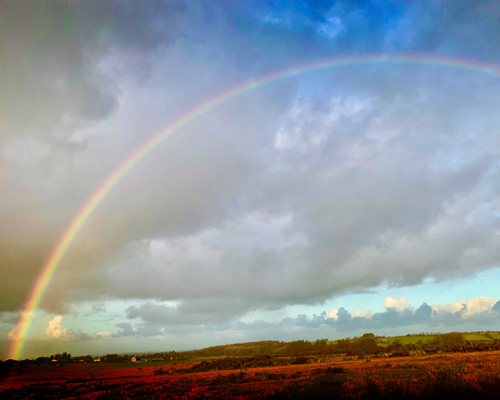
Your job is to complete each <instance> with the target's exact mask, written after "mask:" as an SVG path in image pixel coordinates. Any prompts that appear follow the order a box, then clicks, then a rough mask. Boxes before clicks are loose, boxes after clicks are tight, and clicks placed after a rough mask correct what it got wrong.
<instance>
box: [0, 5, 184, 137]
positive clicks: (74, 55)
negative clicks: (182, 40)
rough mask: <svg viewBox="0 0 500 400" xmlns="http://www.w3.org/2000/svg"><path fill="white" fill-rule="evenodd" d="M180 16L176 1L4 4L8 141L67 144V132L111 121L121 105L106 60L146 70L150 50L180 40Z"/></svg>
mask: <svg viewBox="0 0 500 400" xmlns="http://www.w3.org/2000/svg"><path fill="white" fill-rule="evenodd" d="M181 11H182V10H181V7H179V5H178V4H177V3H176V2H144V3H141V4H140V5H136V4H134V2H133V1H111V0H105V1H94V0H91V1H83V2H74V1H51V0H47V1H35V2H33V1H24V0H20V1H17V0H16V1H4V2H2V9H1V10H0V52H1V54H2V63H1V64H0V86H1V87H2V94H1V97H0V101H1V103H0V124H1V125H0V131H1V134H2V136H3V137H8V136H14V135H23V134H33V133H35V134H36V135H37V136H38V137H45V138H46V139H48V138H50V139H51V141H56V142H60V143H68V141H69V139H70V138H69V137H68V136H71V135H70V133H72V132H66V131H67V130H69V131H74V130H75V129H78V128H81V127H82V126H86V125H87V124H89V123H92V122H97V121H100V120H102V119H104V118H106V117H107V116H108V115H109V114H110V113H111V112H113V111H114V110H116V108H117V103H118V100H117V97H116V93H115V91H116V87H114V85H113V80H112V79H110V78H111V77H110V75H109V72H110V71H106V70H105V67H103V63H104V64H105V62H106V57H107V56H109V55H111V54H117V53H118V54H119V57H118V60H121V61H120V62H121V63H123V65H118V66H115V67H114V71H113V72H114V73H115V74H116V72H117V71H123V72H129V71H127V66H126V65H125V64H126V63H127V62H131V61H132V60H133V57H135V59H136V60H139V59H143V60H142V61H143V62H141V63H138V66H140V65H141V64H142V66H143V67H147V62H146V61H145V57H147V53H148V51H149V50H151V49H153V48H154V47H156V46H158V45H159V44H161V43H168V42H169V41H170V40H172V39H173V36H174V35H176V34H177V33H176V32H175V31H176V28H177V27H178V23H179V21H181V20H182V18H183V17H182V12H181ZM132 55H133V57H131V56H132ZM129 67H132V68H133V67H134V65H133V64H132V65H130V66H129ZM134 72H137V71H134ZM114 78H116V76H115V77H114ZM61 131H62V132H61Z"/></svg>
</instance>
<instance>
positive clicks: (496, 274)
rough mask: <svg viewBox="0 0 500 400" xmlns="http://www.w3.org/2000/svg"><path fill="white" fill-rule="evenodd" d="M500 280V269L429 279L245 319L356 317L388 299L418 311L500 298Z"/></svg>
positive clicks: (378, 307) (381, 307) (379, 309)
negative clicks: (342, 312)
mask: <svg viewBox="0 0 500 400" xmlns="http://www.w3.org/2000/svg"><path fill="white" fill-rule="evenodd" d="M499 281H500V266H499V267H495V268H491V269H489V270H485V271H482V272H480V273H478V274H476V275H474V276H471V277H466V278H457V279H452V280H446V281H441V282H439V281H436V280H432V279H427V280H425V281H424V282H423V283H421V284H419V285H415V286H403V287H389V286H387V285H386V284H383V285H380V286H378V287H375V288H372V289H369V290H367V291H366V292H364V293H352V294H346V295H341V296H338V297H336V298H334V299H331V300H327V301H325V302H324V303H322V304H315V305H291V306H286V307H284V308H282V309H279V310H269V311H262V310H256V311H253V312H250V313H248V314H246V315H245V316H244V317H243V318H242V320H243V321H244V322H251V321H255V320H259V319H262V320H264V321H269V322H271V321H274V322H276V321H280V320H282V319H283V318H286V317H290V318H295V317H297V315H301V314H304V315H307V316H308V317H312V316H313V315H314V314H316V315H321V313H323V312H326V314H328V313H329V312H330V310H331V309H332V308H336V309H339V308H341V307H343V308H345V309H346V310H347V311H348V312H349V313H351V314H354V313H355V312H356V311H358V310H362V311H363V312H364V313H367V312H372V313H377V312H383V311H384V310H385V308H384V304H385V299H386V298H387V297H392V298H393V299H399V298H402V297H403V298H406V299H407V305H408V306H409V307H412V308H415V309H416V308H418V307H419V306H420V305H422V304H423V303H427V304H428V305H437V304H439V303H445V304H452V303H454V302H456V301H460V300H464V301H467V299H471V298H477V297H489V298H492V299H495V300H497V299H500V292H499V291H498V282H499Z"/></svg>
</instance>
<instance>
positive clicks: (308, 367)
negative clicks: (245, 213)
mask: <svg viewBox="0 0 500 400" xmlns="http://www.w3.org/2000/svg"><path fill="white" fill-rule="evenodd" d="M235 360H236V359H232V360H229V361H228V359H225V360H220V359H219V360H213V361H205V362H201V363H199V362H198V363H194V362H190V363H182V364H175V365H174V364H156V365H146V364H144V365H141V364H131V363H129V364H107V363H94V364H83V363H82V364H61V365H41V366H35V365H27V366H25V367H24V368H19V369H13V370H11V371H10V372H9V373H8V374H7V375H5V376H3V377H2V378H1V381H0V397H2V398H9V399H26V398H42V397H43V398H54V399H64V398H71V399H153V398H154V399H183V400H184V399H185V400H188V399H285V398H295V399H299V398H300V399H302V398H303V399H306V398H307V399H310V398H344V399H377V398H379V399H386V398H387V399H441V400H442V399H498V398H499V396H500V351H488V352H473V353H451V354H435V355H424V356H414V357H395V358H367V359H358V360H344V361H339V360H338V359H334V358H331V359H330V360H326V361H325V360H324V359H323V362H319V361H318V360H319V359H318V358H316V359H313V358H309V359H304V360H302V361H303V362H307V363H305V364H290V363H291V362H293V359H286V358H278V357H275V358H271V357H260V358H257V359H252V358H251V357H249V358H247V359H246V361H245V362H242V361H241V360H240V361H238V362H237V361H235ZM235 362H237V364H234V363H235ZM259 363H260V364H259ZM266 363H267V365H270V366H255V365H262V364H266ZM271 364H272V365H271ZM286 364H288V365H286ZM224 365H225V366H226V367H227V368H231V367H233V366H235V365H236V366H237V367H239V368H238V369H225V368H226V367H224ZM247 366H248V367H247Z"/></svg>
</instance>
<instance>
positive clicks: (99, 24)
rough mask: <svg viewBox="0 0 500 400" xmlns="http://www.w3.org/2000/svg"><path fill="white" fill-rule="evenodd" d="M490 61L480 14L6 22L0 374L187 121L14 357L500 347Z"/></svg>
mask: <svg viewBox="0 0 500 400" xmlns="http://www.w3.org/2000/svg"><path fill="white" fill-rule="evenodd" d="M499 42H500V5H499V4H498V2H496V1H490V0H485V1H482V0H470V1H469V0H422V1H419V2H406V1H377V0H375V1H361V0H360V1H354V0H353V1H300V2H299V1H291V0H290V1H285V0H276V1H217V2H208V1H194V0H193V1H181V0H179V1H177V0H165V1H144V2H140V3H138V2H135V1H125V0H124V1H109V0H99V1H97V0H88V1H70V0H68V1H63V0H55V1H43V0H40V1H36V2H33V1H28V0H16V1H14V0H6V1H5V0H4V1H0V56H1V62H0V354H4V356H3V358H4V359H5V358H7V357H8V355H9V354H12V346H13V343H14V342H15V340H16V338H19V335H20V332H21V331H20V330H21V327H20V325H19V321H20V320H21V318H22V316H23V315H27V314H26V311H28V310H27V309H26V303H27V300H28V298H29V296H30V294H31V293H33V289H34V285H35V284H36V282H40V279H39V274H40V273H41V271H42V270H43V268H44V265H46V263H47V261H48V259H49V257H50V255H51V254H53V251H54V249H55V248H56V246H57V244H58V243H60V240H61V238H62V237H63V233H64V232H65V230H66V229H67V228H68V226H70V225H71V223H72V221H73V219H74V218H75V216H76V215H77V214H78V212H79V210H81V208H82V207H83V205H84V204H85V203H86V201H87V200H88V199H89V198H91V196H92V195H93V194H94V193H95V191H96V190H97V189H98V188H99V187H100V185H101V184H102V183H103V182H105V181H106V179H108V177H109V176H110V175H111V174H113V172H114V171H116V170H117V169H118V168H119V167H120V166H122V165H124V163H126V162H127V160H130V157H131V155H132V154H134V152H135V151H137V149H139V148H141V147H140V146H142V145H143V144H144V143H146V142H147V141H148V140H149V139H151V138H153V137H154V136H155V135H157V134H161V133H162V132H165V131H166V129H167V128H168V127H169V126H171V124H172V123H175V122H176V121H179V118H180V117H181V116H183V115H186V113H191V114H190V115H192V116H193V117H192V118H189V119H188V120H186V121H185V122H186V123H185V124H184V125H183V126H181V127H180V128H179V129H177V130H175V131H174V132H172V133H169V134H168V135H167V134H166V135H165V137H164V140H162V141H161V142H160V143H159V144H157V145H155V146H153V147H152V148H151V149H150V151H149V152H147V154H145V155H144V156H143V157H142V158H141V159H140V160H139V161H137V162H134V163H133V164H132V165H131V166H130V168H129V169H128V171H127V172H126V173H124V174H123V175H122V176H121V177H120V179H119V180H117V181H116V183H115V184H114V185H113V186H112V187H111V188H110V189H109V191H108V192H107V193H106V195H105V196H104V197H103V199H102V201H100V202H99V203H98V204H96V207H95V209H94V210H93V212H92V213H91V214H90V215H89V217H88V218H86V219H85V221H84V224H83V225H82V227H81V229H80V230H79V231H78V232H77V234H76V236H75V237H74V240H72V241H71V243H70V244H69V246H68V248H67V251H66V252H65V253H64V255H63V257H62V259H61V262H60V263H59V264H58V265H57V266H56V268H55V270H54V273H53V274H52V275H51V276H50V279H49V280H48V281H47V287H46V290H44V291H43V292H42V293H41V300H40V302H39V303H38V304H37V307H35V308H34V309H32V310H30V311H32V314H30V326H29V329H28V330H27V332H26V334H25V335H24V336H23V341H22V344H23V348H22V352H21V353H20V357H22V358H33V357H38V356H41V355H50V354H54V353H61V352H64V351H66V352H70V353H71V354H73V355H85V354H92V355H99V354H107V353H134V352H147V351H170V350H188V349H195V348H202V347H206V346H211V345H218V344H225V343H236V342H248V341H256V340H284V341H289V340H299V339H305V340H315V339H320V338H328V339H331V340H334V339H337V338H343V337H353V336H359V335H361V334H362V333H364V332H373V333H375V334H377V335H398V334H406V333H412V332H450V331H485V330H500V301H499V300H500V291H499V290H498V282H499V280H500V196H499V194H500V158H499V155H500V132H499V128H498V127H499V126H500V114H499V113H498V110H499V109H500V95H499V93H500V47H499V46H498V43H499ZM346 58H355V59H358V60H364V62H351V63H347V64H341V63H335V62H334V60H342V59H346ZM403 60H406V61H403ZM328 61H330V64H329V66H328V67H324V68H312V67H311V66H314V65H319V64H318V63H321V62H323V63H324V64H325V65H326V64H328ZM307 66H310V67H307ZM290 69H297V71H296V72H295V73H292V74H288V75H287V76H282V77H281V78H280V79H268V80H267V81H266V80H265V78H263V77H266V76H267V77H270V76H276V77H279V76H280V71H287V70H290ZM272 74H274V75H272ZM281 75H283V73H281ZM246 82H254V83H255V85H254V87H253V88H252V89H251V90H247V91H240V92H239V91H238V90H235V91H234V88H238V87H241V85H243V84H245V83H246ZM258 82H260V84H258ZM231 90H233V91H234V94H235V95H234V96H226V97H228V98H227V99H226V101H224V102H218V101H216V100H214V99H217V96H220V95H221V94H222V95H224V94H227V93H232V92H229V91H231ZM219 98H220V97H219ZM205 102H209V103H207V104H212V106H213V107H212V108H211V109H210V110H208V111H207V112H205V113H196V112H195V111H193V110H197V107H199V106H200V105H201V104H204V103H205ZM210 102H211V103H210ZM9 349H10V351H9Z"/></svg>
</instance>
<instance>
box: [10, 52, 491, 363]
mask: <svg viewBox="0 0 500 400" xmlns="http://www.w3.org/2000/svg"><path fill="white" fill-rule="evenodd" d="M371 63H404V64H427V65H429V64H430V65H437V66H444V67H454V68H461V69H468V70H472V71H476V72H482V73H487V74H492V75H495V76H500V67H499V66H496V65H491V64H485V63H480V62H477V61H474V60H464V59H458V58H446V57H437V56H431V55H425V54H415V55H380V54H379V55H376V54H375V55H373V54H372V55H361V56H353V57H339V58H330V59H324V60H320V61H316V62H313V63H309V64H305V65H302V66H298V67H293V68H289V69H285V70H280V71H276V72H272V73H269V74H266V75H263V76H260V77H258V78H256V79H252V80H250V81H248V82H245V83H243V84H241V85H238V86H235V87H233V88H231V89H229V90H227V91H224V92H222V93H219V94H218V95H216V96H215V97H212V98H210V99H208V100H206V101H205V102H203V103H201V104H200V105H198V106H197V107H195V108H193V109H191V110H189V111H188V112H186V113H185V114H183V115H181V116H180V117H179V118H177V119H176V120H175V121H173V122H172V123H171V124H169V125H168V126H167V127H165V128H164V129H163V130H161V131H160V132H158V133H157V134H156V135H154V136H153V137H151V138H150V139H149V140H147V141H146V142H145V143H143V144H142V145H141V146H140V147H139V148H138V149H136V150H135V151H134V152H133V154H132V155H131V156H129V157H128V158H127V159H126V160H125V161H124V162H123V163H122V164H121V165H120V166H119V167H118V168H117V169H116V170H115V171H114V172H113V173H112V174H111V175H110V176H109V177H108V178H107V179H106V180H105V181H104V182H103V183H101V185H100V186H99V187H98V188H97V190H96V191H95V192H94V193H92V195H91V196H90V197H89V198H88V199H87V200H86V202H85V203H84V205H83V206H82V207H81V208H80V209H79V211H78V213H77V214H76V216H75V217H74V218H73V220H72V221H71V223H70V224H69V225H68V227H67V228H66V229H65V231H64V233H63V235H62V236H61V238H60V239H59V241H58V242H57V244H56V246H55V247H54V249H53V250H52V253H51V254H50V257H49V258H48V260H47V262H46V263H45V265H44V266H43V268H42V269H41V271H40V273H39V275H38V277H37V279H36V281H35V284H34V285H33V287H32V289H31V291H30V293H29V296H28V298H27V300H26V303H25V305H24V307H23V311H22V312H21V316H20V318H19V321H18V322H17V325H16V327H15V328H14V330H13V331H12V335H13V336H14V338H13V339H12V340H11V342H10V346H9V348H8V350H7V357H8V358H13V359H19V358H20V357H21V354H22V351H23V346H24V342H25V340H26V337H27V335H28V331H29V328H30V325H31V321H32V319H33V316H34V313H35V311H36V310H37V309H38V306H39V304H40V301H41V300H42V298H43V295H44V294H45V291H46V290H47V287H48V286H49V284H50V281H51V279H52V277H53V276H54V274H55V272H56V271H57V268H58V267H59V265H60V264H61V261H62V259H63V257H64V255H65V254H66V252H67V251H68V249H69V247H70V246H71V244H72V243H73V241H74V239H75V237H76V236H77V235H78V233H79V232H80V230H81V228H82V227H83V226H84V225H85V223H86V222H87V220H88V219H89V217H90V215H91V214H92V213H93V211H94V210H95V209H96V208H97V206H98V205H99V204H100V203H101V201H102V200H103V198H104V197H105V196H106V195H107V194H108V193H109V191H110V190H111V189H112V188H113V187H114V186H115V185H116V183H117V182H118V181H119V180H120V179H121V178H123V176H124V175H125V174H126V173H127V172H128V171H129V170H130V169H131V168H133V167H134V165H135V164H137V163H138V162H139V161H140V160H141V159H142V158H144V157H145V156H146V155H148V154H149V152H151V151H152V150H153V149H154V148H155V147H156V146H157V145H158V144H159V143H161V142H162V141H164V140H165V139H166V138H167V137H168V136H170V135H171V134H173V133H174V132H177V131H179V130H180V129H181V128H183V127H184V126H186V125H187V124H189V123H190V122H191V121H193V120H194V119H196V118H198V117H200V116H202V115H204V114H206V113H208V112H210V111H211V110H212V109H214V108H216V107H218V106H220V105H221V104H224V103H226V102H228V101H230V100H232V99H234V98H235V97H238V96H241V95H243V94H245V93H247V92H249V91H252V90H254V89H257V88H259V87H261V86H263V85H267V84H270V83H273V82H276V81H278V80H280V79H284V78H289V77H291V76H295V75H297V74H300V73H302V72H306V71H314V70H321V69H327V68H333V67H349V66H353V65H362V64H371Z"/></svg>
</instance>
